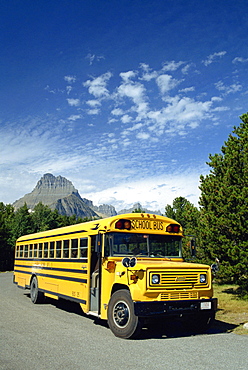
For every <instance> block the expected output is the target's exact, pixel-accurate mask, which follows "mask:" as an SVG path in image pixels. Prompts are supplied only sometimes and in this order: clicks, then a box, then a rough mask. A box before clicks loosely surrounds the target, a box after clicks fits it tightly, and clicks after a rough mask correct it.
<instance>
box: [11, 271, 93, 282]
mask: <svg viewBox="0 0 248 370" xmlns="http://www.w3.org/2000/svg"><path fill="white" fill-rule="evenodd" d="M15 272H20V273H21V274H28V275H31V274H32V272H29V271H22V270H15ZM36 275H37V276H41V277H48V278H51V279H58V280H68V281H74V282H76V283H87V279H79V278H73V277H69V276H60V275H50V274H42V273H36Z"/></svg>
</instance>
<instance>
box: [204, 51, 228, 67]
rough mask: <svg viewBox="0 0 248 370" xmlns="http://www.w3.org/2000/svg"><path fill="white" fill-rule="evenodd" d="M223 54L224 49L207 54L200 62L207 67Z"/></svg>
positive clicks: (224, 52) (224, 53)
mask: <svg viewBox="0 0 248 370" xmlns="http://www.w3.org/2000/svg"><path fill="white" fill-rule="evenodd" d="M224 55H226V51H219V52H218V53H214V54H211V55H209V56H208V57H207V58H206V59H205V60H203V61H202V63H203V64H204V65H205V66H206V67H207V66H209V65H210V64H212V63H213V62H214V61H215V60H216V59H219V58H222V57H223V56H224Z"/></svg>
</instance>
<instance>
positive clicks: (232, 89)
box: [215, 81, 242, 95]
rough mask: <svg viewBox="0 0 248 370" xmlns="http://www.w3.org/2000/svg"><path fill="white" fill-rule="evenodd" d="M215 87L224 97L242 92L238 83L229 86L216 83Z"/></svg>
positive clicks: (219, 82)
mask: <svg viewBox="0 0 248 370" xmlns="http://www.w3.org/2000/svg"><path fill="white" fill-rule="evenodd" d="M215 87H216V89H217V90H219V91H221V92H222V93H223V94H225V95H228V94H235V93H236V92H238V91H241V90H242V85H241V84H239V83H234V84H231V85H224V83H223V82H222V81H218V82H216V83H215Z"/></svg>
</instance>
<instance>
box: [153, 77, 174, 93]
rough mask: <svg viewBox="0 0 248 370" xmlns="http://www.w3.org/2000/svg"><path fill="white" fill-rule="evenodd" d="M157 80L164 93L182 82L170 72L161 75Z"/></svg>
mask: <svg viewBox="0 0 248 370" xmlns="http://www.w3.org/2000/svg"><path fill="white" fill-rule="evenodd" d="M156 82H157V85H158V87H159V89H160V92H161V93H162V94H165V93H168V92H169V91H170V90H172V89H173V88H174V87H176V86H177V85H178V84H179V83H180V81H178V80H176V79H174V78H172V76H170V75H168V74H163V75H160V76H159V77H157V79H156Z"/></svg>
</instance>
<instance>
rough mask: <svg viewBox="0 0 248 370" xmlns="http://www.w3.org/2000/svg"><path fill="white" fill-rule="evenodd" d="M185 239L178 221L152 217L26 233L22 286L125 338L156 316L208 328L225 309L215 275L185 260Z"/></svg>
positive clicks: (17, 278)
mask: <svg viewBox="0 0 248 370" xmlns="http://www.w3.org/2000/svg"><path fill="white" fill-rule="evenodd" d="M182 238H183V230H182V227H181V225H180V224H179V223H178V222H176V221H174V220H172V219H169V218H167V217H163V216H158V215H152V214H145V213H144V214H142V213H131V214H125V215H119V216H114V217H109V218H105V219H101V220H95V221H90V222H85V223H81V224H76V225H72V226H67V227H62V228H58V229H54V230H49V231H43V232H39V233H36V234H30V235H25V236H22V237H20V238H19V239H18V240H17V242H16V249H15V267H14V283H15V284H17V285H18V286H19V287H22V288H24V289H30V297H31V301H32V302H33V303H41V302H42V301H43V299H44V297H45V296H47V297H51V298H54V299H59V298H64V299H68V300H71V301H75V302H78V303H79V304H80V305H81V307H82V309H83V311H84V312H85V313H86V314H89V315H94V316H96V317H98V318H101V319H104V320H108V325H109V327H110V329H111V330H112V332H113V333H114V334H115V335H116V336H117V337H121V338H131V337H135V336H137V335H138V333H139V331H140V328H141V327H142V325H144V322H145V321H147V320H148V319H151V318H152V319H154V318H156V319H158V320H163V319H164V318H166V317H185V319H186V320H189V321H190V322H191V323H192V325H193V324H194V325H195V326H196V325H197V326H198V325H199V328H200V327H203V326H205V327H207V325H208V324H209V322H210V320H212V319H213V318H214V315H215V311H216V307H217V300H216V299H215V298H213V291H212V278H211V269H210V267H209V266H207V265H201V264H196V263H186V262H184V260H183V257H182ZM196 323H197V324H196Z"/></svg>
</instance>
